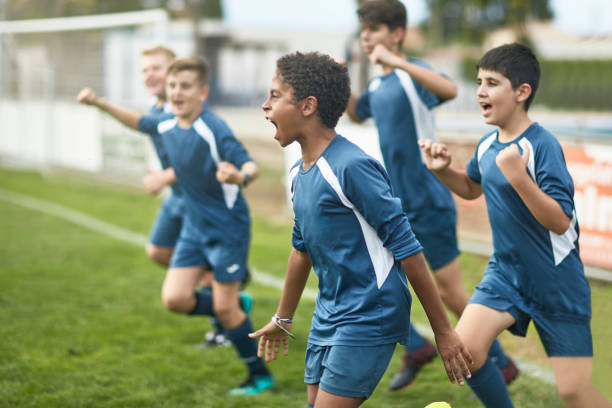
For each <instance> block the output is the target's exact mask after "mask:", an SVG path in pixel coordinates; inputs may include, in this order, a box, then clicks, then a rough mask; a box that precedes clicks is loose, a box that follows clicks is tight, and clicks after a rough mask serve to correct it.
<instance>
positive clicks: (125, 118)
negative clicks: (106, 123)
mask: <svg viewBox="0 0 612 408" xmlns="http://www.w3.org/2000/svg"><path fill="white" fill-rule="evenodd" d="M96 105H97V106H98V108H100V110H103V111H104V112H106V113H108V114H109V115H111V116H112V117H113V118H115V119H117V120H118V121H119V122H121V123H123V124H124V125H125V126H127V127H129V128H131V129H134V130H138V121H139V120H140V118H141V117H142V115H141V114H140V113H137V112H134V111H131V110H129V109H126V108H122V107H119V106H116V105H112V104H110V103H107V102H106V101H104V99H98V101H97V102H96Z"/></svg>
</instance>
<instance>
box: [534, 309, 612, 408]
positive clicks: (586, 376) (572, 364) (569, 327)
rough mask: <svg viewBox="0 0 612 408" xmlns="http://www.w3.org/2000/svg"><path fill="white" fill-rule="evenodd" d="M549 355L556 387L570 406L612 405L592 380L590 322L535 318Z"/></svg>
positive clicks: (573, 407)
mask: <svg viewBox="0 0 612 408" xmlns="http://www.w3.org/2000/svg"><path fill="white" fill-rule="evenodd" d="M534 324H535V327H536V330H537V331H538V335H539V336H540V340H541V341H542V345H543V346H544V349H545V350H546V354H547V355H548V356H549V357H550V361H551V363H552V368H553V372H554V373H555V379H556V381H557V390H558V392H559V395H560V396H561V398H562V399H563V401H564V402H565V403H566V404H567V406H568V407H571V408H578V407H580V408H583V407H608V408H610V407H612V404H610V402H609V401H608V400H607V399H606V398H605V397H604V396H603V395H602V394H601V393H600V392H599V390H597V389H596V388H595V387H594V386H593V384H592V382H591V374H592V369H593V340H592V336H591V327H590V322H589V321H583V322H580V321H575V322H568V321H555V320H551V319H545V318H542V317H539V316H538V317H534Z"/></svg>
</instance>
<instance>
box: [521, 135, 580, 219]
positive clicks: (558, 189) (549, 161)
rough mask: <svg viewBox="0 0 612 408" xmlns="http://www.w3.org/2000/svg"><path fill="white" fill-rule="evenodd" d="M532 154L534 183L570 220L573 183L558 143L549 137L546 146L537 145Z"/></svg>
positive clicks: (572, 205)
mask: <svg viewBox="0 0 612 408" xmlns="http://www.w3.org/2000/svg"><path fill="white" fill-rule="evenodd" d="M534 149H536V151H535V152H532V153H531V154H534V161H535V178H536V179H535V182H536V184H537V185H538V186H539V187H540V189H541V190H542V191H543V192H544V193H546V194H547V195H548V196H550V197H552V198H553V199H555V201H557V202H558V203H559V205H560V206H561V208H562V209H563V212H564V213H565V214H566V215H567V216H568V217H569V218H570V219H571V218H572V216H573V211H574V201H573V196H574V183H573V181H572V177H571V176H570V174H569V172H568V171H567V165H566V164H565V156H564V155H563V150H562V149H561V145H560V144H559V142H558V141H557V140H556V139H554V137H552V136H551V138H550V139H549V140H548V141H547V143H546V144H541V145H537V146H536V147H534Z"/></svg>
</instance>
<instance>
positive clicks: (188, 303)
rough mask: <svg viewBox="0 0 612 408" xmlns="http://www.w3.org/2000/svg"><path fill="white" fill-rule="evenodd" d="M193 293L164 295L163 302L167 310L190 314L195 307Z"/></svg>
mask: <svg viewBox="0 0 612 408" xmlns="http://www.w3.org/2000/svg"><path fill="white" fill-rule="evenodd" d="M195 301H196V300H195V297H194V295H193V293H185V294H181V293H162V302H163V303H164V306H165V307H166V309H168V310H170V311H172V312H176V313H189V312H191V311H192V310H193V308H194V307H195Z"/></svg>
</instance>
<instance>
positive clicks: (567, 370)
mask: <svg viewBox="0 0 612 408" xmlns="http://www.w3.org/2000/svg"><path fill="white" fill-rule="evenodd" d="M477 67H478V76H477V81H478V93H477V99H478V103H479V104H480V107H481V112H482V116H483V118H484V121H485V122H486V123H487V124H490V125H495V126H497V129H496V130H494V131H492V132H490V133H489V134H487V135H486V136H485V137H483V138H482V139H481V140H480V141H479V142H478V146H477V148H476V152H475V154H474V156H473V158H472V159H471V160H470V162H469V163H468V165H467V168H466V169H465V170H457V169H454V168H451V167H449V164H450V162H451V155H450V153H449V152H448V151H447V149H446V147H445V146H444V145H443V144H439V143H433V142H432V141H429V140H426V141H421V142H420V145H421V148H422V151H423V153H424V155H425V158H426V162H427V166H428V167H429V168H430V169H431V170H433V172H434V173H435V174H436V175H437V176H438V177H439V178H440V180H441V181H442V182H444V184H446V185H447V186H448V187H449V188H450V189H451V190H452V191H454V192H455V193H457V194H458V195H459V196H461V197H463V198H466V199H474V198H476V197H479V196H480V195H481V194H483V193H484V196H485V199H486V203H487V211H488V213H489V220H490V223H491V229H492V231H493V248H494V250H493V255H492V256H491V260H490V261H489V265H488V267H487V270H486V271H485V274H484V278H483V279H482V281H481V282H480V284H479V285H478V286H477V287H476V291H475V293H474V295H473V296H472V298H471V299H470V303H469V305H468V306H467V307H466V309H465V311H464V312H463V314H462V316H461V318H460V319H459V323H458V324H457V332H458V333H459V335H460V336H461V338H462V339H463V341H464V342H465V344H466V345H467V346H468V348H469V349H470V351H471V352H472V355H473V356H474V364H473V365H472V366H471V368H472V372H473V373H472V378H471V379H469V380H468V383H469V384H470V386H471V387H472V389H473V390H474V392H475V393H476V395H477V396H478V397H479V398H480V400H481V401H482V402H483V403H484V404H485V406H487V407H496V408H497V407H507V406H512V403H511V402H510V399H509V397H508V393H507V391H506V388H505V387H504V383H503V381H502V379H501V376H500V375H499V374H498V372H497V370H495V369H494V368H492V365H491V362H490V359H488V358H487V355H486V350H487V349H488V347H489V345H490V344H491V342H492V341H493V339H495V337H497V335H498V334H499V333H500V332H502V331H503V330H505V329H508V330H510V332H511V333H513V334H516V335H519V336H525V334H526V332H527V326H528V324H529V321H530V320H533V322H534V324H535V327H536V329H537V331H538V334H539V336H540V340H541V341H542V344H543V345H544V349H545V350H546V353H547V355H548V356H549V357H550V360H551V363H552V367H553V371H554V373H555V378H556V380H557V389H558V391H559V394H560V396H561V397H562V398H563V400H564V401H565V403H566V404H567V405H568V406H570V407H611V406H612V405H611V404H610V403H609V402H608V401H606V399H605V398H604V397H603V395H602V394H601V393H600V392H599V391H598V390H596V389H595V388H594V387H593V385H592V384H591V367H592V356H593V346H592V339H591V330H590V318H591V299H590V288H589V285H588V282H587V281H586V278H585V276H584V271H583V266H582V262H581V260H580V257H579V253H578V235H579V230H578V223H577V220H576V212H575V208H574V202H573V196H574V185H573V182H572V178H571V176H570V175H569V173H568V171H567V168H566V165H565V158H564V157H563V151H562V150H561V146H560V145H559V142H558V141H557V140H556V139H555V137H554V136H553V135H552V134H551V133H549V132H548V131H547V130H546V129H544V128H542V127H541V126H540V125H539V124H537V123H535V122H532V121H531V119H530V118H529V116H528V114H527V110H528V109H529V105H530V104H531V102H532V101H533V98H534V96H535V92H536V90H537V88H538V83H539V79H540V66H539V64H538V61H537V59H536V57H535V55H534V54H533V53H532V52H531V50H530V49H529V48H528V47H526V46H524V45H521V44H517V43H514V44H506V45H502V46H500V47H497V48H494V49H492V50H490V51H488V52H487V53H486V54H485V55H484V56H483V57H482V58H481V59H480V61H479V62H478V65H477Z"/></svg>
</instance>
